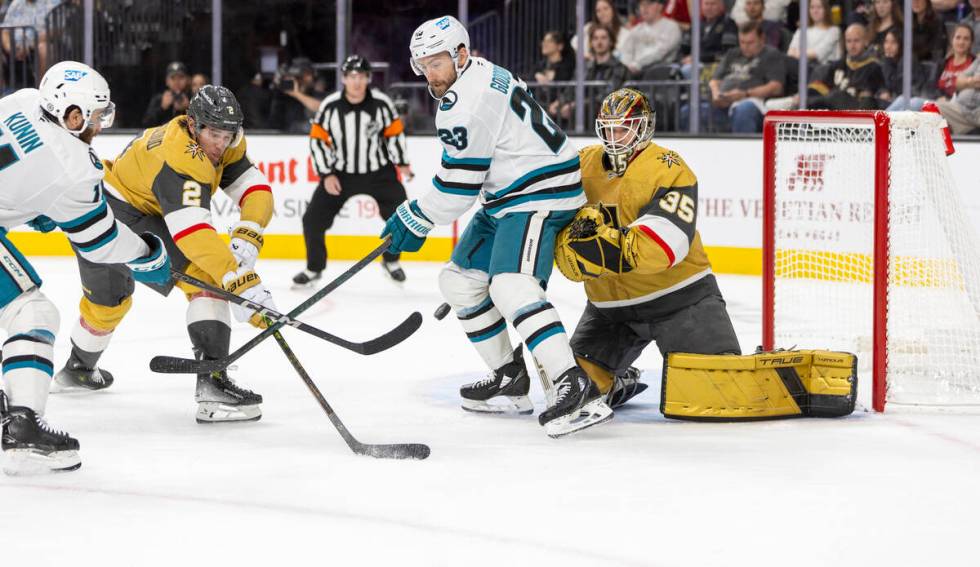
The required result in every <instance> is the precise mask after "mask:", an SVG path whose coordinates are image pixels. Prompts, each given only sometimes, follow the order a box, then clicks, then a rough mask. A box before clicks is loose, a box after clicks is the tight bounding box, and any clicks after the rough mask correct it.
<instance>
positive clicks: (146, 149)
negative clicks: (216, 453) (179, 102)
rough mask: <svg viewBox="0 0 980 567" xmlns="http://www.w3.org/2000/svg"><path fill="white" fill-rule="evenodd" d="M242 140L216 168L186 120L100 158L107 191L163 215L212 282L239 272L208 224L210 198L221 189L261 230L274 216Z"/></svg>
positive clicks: (183, 249)
mask: <svg viewBox="0 0 980 567" xmlns="http://www.w3.org/2000/svg"><path fill="white" fill-rule="evenodd" d="M245 150H246V142H245V138H244V136H241V137H240V139H238V140H237V141H233V142H232V145H231V146H229V147H228V149H227V150H225V153H224V155H223V156H222V157H221V161H220V162H219V163H218V165H217V166H215V165H214V164H212V163H211V160H210V159H208V157H207V156H206V155H205V154H204V151H203V150H202V149H201V147H200V146H199V145H198V144H197V143H196V142H195V141H194V140H193V139H192V138H191V136H190V132H189V131H188V129H187V117H186V116H178V117H176V118H174V119H173V120H171V121H170V122H168V123H167V124H164V125H163V126H159V127H156V128H150V129H148V130H145V131H144V132H143V134H142V135H141V136H139V137H138V138H136V139H135V140H133V141H132V142H130V144H129V145H128V146H127V147H126V149H125V150H123V152H122V153H121V154H120V155H119V157H118V158H116V159H115V160H104V163H105V172H106V173H105V183H106V185H107V189H108V191H109V192H110V193H113V194H114V195H115V196H116V197H118V198H121V199H123V200H124V201H126V202H128V203H129V204H131V205H132V206H133V207H135V208H136V209H138V210H139V211H141V212H143V213H145V214H148V215H154V216H160V217H163V219H164V221H165V222H166V224H167V228H168V230H169V231H170V234H171V236H172V237H173V239H174V242H175V243H176V244H177V246H178V248H180V251H181V252H182V253H183V254H184V255H185V256H186V257H187V259H188V260H190V261H191V262H192V263H193V264H194V265H196V266H197V267H199V268H200V269H201V270H203V271H204V272H205V273H206V274H207V275H208V276H210V277H211V279H212V280H213V281H214V282H215V283H219V284H220V283H221V280H222V277H223V276H224V275H225V274H226V273H228V272H229V271H234V270H236V269H237V263H236V262H235V257H234V256H233V255H232V254H231V251H230V250H229V248H228V245H227V244H225V243H224V242H223V241H222V240H221V238H220V237H219V236H218V234H217V232H216V231H215V229H214V225H213V224H212V222H211V197H212V196H213V195H214V193H215V191H217V190H218V188H219V187H220V188H221V189H223V190H224V191H225V193H226V194H227V195H228V196H229V197H230V198H231V199H233V200H234V201H235V202H236V203H237V204H238V206H239V207H240V208H241V220H243V221H252V222H256V223H258V224H259V225H260V226H262V227H263V228H264V227H265V226H266V225H267V224H269V220H270V219H271V218H272V212H273V201H272V188H271V187H270V186H269V185H268V183H267V182H266V180H265V178H264V176H263V175H262V174H261V173H260V172H259V171H258V169H256V168H255V166H254V165H253V164H252V162H251V161H250V160H249V159H248V156H247V155H246V153H245Z"/></svg>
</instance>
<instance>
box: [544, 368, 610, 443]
mask: <svg viewBox="0 0 980 567" xmlns="http://www.w3.org/2000/svg"><path fill="white" fill-rule="evenodd" d="M552 392H553V395H554V400H555V402H554V405H552V406H551V407H549V408H548V409H547V410H545V411H544V412H542V413H541V415H539V416H538V423H540V424H541V425H543V426H544V429H545V432H546V433H547V434H548V437H552V438H555V439H557V438H559V437H564V436H565V435H569V434H571V433H575V432H577V431H581V430H583V429H586V428H588V427H592V426H593V425H598V424H600V423H603V422H605V421H609V420H610V419H612V416H613V411H612V409H610V407H609V406H608V405H606V402H605V400H604V399H603V396H602V394H601V393H599V388H597V387H596V385H595V383H593V382H592V380H591V379H589V376H588V374H586V373H585V371H584V370H582V369H581V368H579V367H578V366H575V367H572V368H570V369H568V370H566V371H565V373H564V374H562V375H561V376H559V377H558V380H556V381H555V383H554V387H553V388H552Z"/></svg>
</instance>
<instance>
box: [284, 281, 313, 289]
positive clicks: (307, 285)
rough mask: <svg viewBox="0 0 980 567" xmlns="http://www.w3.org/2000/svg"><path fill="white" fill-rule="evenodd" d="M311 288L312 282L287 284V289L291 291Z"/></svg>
mask: <svg viewBox="0 0 980 567" xmlns="http://www.w3.org/2000/svg"><path fill="white" fill-rule="evenodd" d="M312 288H313V282H310V283H303V284H298V283H294V284H293V285H291V286H289V289H291V290H293V291H303V290H304V289H312Z"/></svg>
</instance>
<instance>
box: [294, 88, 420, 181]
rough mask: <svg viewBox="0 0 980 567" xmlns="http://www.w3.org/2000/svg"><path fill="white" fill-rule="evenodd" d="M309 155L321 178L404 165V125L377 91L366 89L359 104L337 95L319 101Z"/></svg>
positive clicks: (311, 132)
mask: <svg viewBox="0 0 980 567" xmlns="http://www.w3.org/2000/svg"><path fill="white" fill-rule="evenodd" d="M310 153H312V154H313V164H314V166H315V167H316V170H317V173H319V174H320V175H321V176H325V175H330V174H331V173H336V172H342V173H355V174H356V173H370V172H374V171H378V170H379V169H381V168H382V167H385V166H387V165H388V164H389V163H394V164H395V165H408V154H407V153H406V151H405V125H404V124H403V123H402V119H401V118H400V117H399V116H398V112H397V111H396V110H395V105H394V103H392V102H391V99H390V98H388V96H387V95H385V94H384V93H382V92H381V91H380V90H378V89H368V92H367V96H366V97H365V98H364V100H363V101H361V102H360V103H359V104H351V103H350V102H348V101H347V99H346V98H344V96H343V93H342V91H338V92H336V93H334V94H332V95H330V96H328V97H327V98H325V99H323V102H321V103H320V109H319V110H318V111H317V113H316V116H315V117H314V118H313V125H312V126H311V127H310Z"/></svg>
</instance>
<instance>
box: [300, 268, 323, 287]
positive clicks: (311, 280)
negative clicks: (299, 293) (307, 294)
mask: <svg viewBox="0 0 980 567" xmlns="http://www.w3.org/2000/svg"><path fill="white" fill-rule="evenodd" d="M322 275H323V272H311V271H309V270H303V271H302V272H300V273H298V274H296V275H295V276H293V289H303V288H307V287H311V286H312V285H313V284H315V283H316V282H318V281H320V277H321V276H322Z"/></svg>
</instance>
